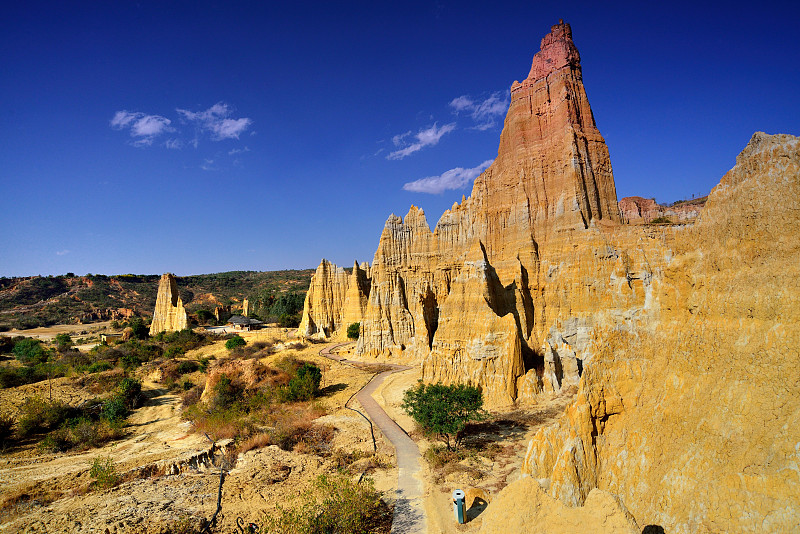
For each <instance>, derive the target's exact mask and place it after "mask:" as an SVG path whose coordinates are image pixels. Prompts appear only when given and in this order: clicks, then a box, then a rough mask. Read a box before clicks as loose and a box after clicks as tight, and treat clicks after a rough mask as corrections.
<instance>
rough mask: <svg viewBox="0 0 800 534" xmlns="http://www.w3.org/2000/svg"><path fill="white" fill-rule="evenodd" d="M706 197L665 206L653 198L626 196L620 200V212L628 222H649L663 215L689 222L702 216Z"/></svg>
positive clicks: (675, 221) (676, 220) (678, 220)
mask: <svg viewBox="0 0 800 534" xmlns="http://www.w3.org/2000/svg"><path fill="white" fill-rule="evenodd" d="M706 198H707V197H702V198H697V199H693V200H684V201H681V202H676V203H675V204H673V205H671V206H663V205H661V204H659V203H657V202H656V201H655V199H653V198H642V197H625V198H623V199H620V201H619V212H620V216H621V217H622V220H623V221H624V222H626V223H628V224H647V223H649V222H651V221H653V220H655V219H658V218H661V217H663V218H666V219H669V221H670V222H673V223H688V222H692V221H694V220H695V219H697V217H699V216H700V212H701V211H702V210H703V206H704V205H705V203H706Z"/></svg>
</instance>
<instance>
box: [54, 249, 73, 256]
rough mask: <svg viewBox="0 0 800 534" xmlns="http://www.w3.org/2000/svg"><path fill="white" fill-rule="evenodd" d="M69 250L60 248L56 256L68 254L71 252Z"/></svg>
mask: <svg viewBox="0 0 800 534" xmlns="http://www.w3.org/2000/svg"><path fill="white" fill-rule="evenodd" d="M69 252H70V251H69V250H67V249H64V250H59V251H57V252H56V256H66V255H67V254H69Z"/></svg>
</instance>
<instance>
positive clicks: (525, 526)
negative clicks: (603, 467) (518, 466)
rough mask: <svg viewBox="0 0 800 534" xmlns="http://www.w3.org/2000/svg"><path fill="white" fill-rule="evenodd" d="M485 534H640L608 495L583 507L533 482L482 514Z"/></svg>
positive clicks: (508, 491) (596, 493)
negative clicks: (569, 504)
mask: <svg viewBox="0 0 800 534" xmlns="http://www.w3.org/2000/svg"><path fill="white" fill-rule="evenodd" d="M481 517H482V518H483V523H482V524H481V530H480V533H481V534H508V533H510V532H525V533H529V534H537V533H541V534H559V533H564V534H574V533H577V532H591V533H593V534H612V533H613V534H638V533H639V532H641V531H640V530H639V529H638V528H637V525H636V522H635V521H634V520H633V519H632V518H631V517H630V516H629V515H628V514H627V513H626V511H625V509H624V507H623V506H621V505H620V503H619V502H617V501H616V500H615V499H614V497H613V496H611V495H609V494H608V493H606V492H604V491H601V490H598V489H595V490H592V492H591V493H590V494H589V496H588V498H587V499H586V502H585V503H584V504H583V506H581V507H577V508H570V507H568V506H565V505H564V504H563V503H561V502H560V501H558V500H556V499H553V498H552V497H550V496H549V495H547V494H546V493H545V492H544V490H542V488H541V487H540V486H539V484H538V483H536V481H535V480H533V479H532V478H522V479H520V480H517V481H516V482H512V483H511V484H509V485H508V486H506V487H505V488H504V489H503V491H501V492H500V493H499V494H498V495H497V497H496V498H495V499H494V500H493V501H492V502H491V504H489V506H488V507H487V508H486V511H485V512H483V514H481Z"/></svg>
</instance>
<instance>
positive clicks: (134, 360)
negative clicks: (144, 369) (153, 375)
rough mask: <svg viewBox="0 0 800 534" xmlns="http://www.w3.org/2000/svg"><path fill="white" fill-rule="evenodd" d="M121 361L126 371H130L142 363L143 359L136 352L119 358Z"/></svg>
mask: <svg viewBox="0 0 800 534" xmlns="http://www.w3.org/2000/svg"><path fill="white" fill-rule="evenodd" d="M119 363H120V365H121V366H122V368H123V369H125V370H126V371H130V370H131V369H136V368H137V367H139V366H140V365H142V361H141V360H140V359H139V357H138V356H136V355H135V354H126V355H125V356H123V357H122V358H120V359H119Z"/></svg>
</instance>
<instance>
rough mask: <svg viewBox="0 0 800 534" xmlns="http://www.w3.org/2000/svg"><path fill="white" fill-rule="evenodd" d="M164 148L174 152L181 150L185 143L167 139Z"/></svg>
mask: <svg viewBox="0 0 800 534" xmlns="http://www.w3.org/2000/svg"><path fill="white" fill-rule="evenodd" d="M164 146H165V147H167V148H171V149H173V150H180V149H181V148H183V141H181V140H180V139H167V141H166V142H165V143H164Z"/></svg>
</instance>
